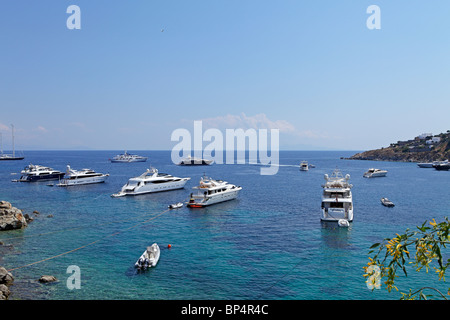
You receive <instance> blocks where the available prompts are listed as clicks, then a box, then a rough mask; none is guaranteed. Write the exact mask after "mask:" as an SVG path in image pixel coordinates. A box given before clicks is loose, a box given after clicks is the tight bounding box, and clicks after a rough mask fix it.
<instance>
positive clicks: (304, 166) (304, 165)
mask: <svg viewBox="0 0 450 320" xmlns="http://www.w3.org/2000/svg"><path fill="white" fill-rule="evenodd" d="M308 170H309V167H308V162H307V161H302V162H301V163H300V171H308Z"/></svg>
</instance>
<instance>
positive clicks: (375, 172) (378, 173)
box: [363, 168, 387, 178]
mask: <svg viewBox="0 0 450 320" xmlns="http://www.w3.org/2000/svg"><path fill="white" fill-rule="evenodd" d="M386 174H387V170H381V169H374V168H371V169H369V170H367V172H364V175H363V177H364V178H377V177H385V176H386Z"/></svg>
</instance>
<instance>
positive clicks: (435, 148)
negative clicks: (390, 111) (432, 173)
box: [343, 130, 450, 162]
mask: <svg viewBox="0 0 450 320" xmlns="http://www.w3.org/2000/svg"><path fill="white" fill-rule="evenodd" d="M432 139H435V140H432ZM433 141H435V142H433ZM343 159H346V160H372V161H397V162H433V161H444V160H446V159H450V130H448V131H447V133H441V134H439V135H436V136H434V137H433V136H424V137H421V136H419V137H415V138H414V139H411V140H407V141H397V142H396V143H391V145H390V146H389V147H386V148H381V149H376V150H369V151H365V152H360V153H357V154H354V155H353V156H351V157H349V158H343Z"/></svg>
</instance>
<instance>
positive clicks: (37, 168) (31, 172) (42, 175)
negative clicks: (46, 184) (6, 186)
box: [13, 163, 64, 182]
mask: <svg viewBox="0 0 450 320" xmlns="http://www.w3.org/2000/svg"><path fill="white" fill-rule="evenodd" d="M20 173H21V177H20V179H19V180H13V181H14V182H16V181H19V182H34V181H47V180H58V179H61V178H62V177H63V176H64V172H61V171H58V170H55V169H52V168H50V167H44V166H41V165H34V164H31V163H30V164H29V165H28V166H26V167H25V168H24V169H23V170H22V171H21V172H20Z"/></svg>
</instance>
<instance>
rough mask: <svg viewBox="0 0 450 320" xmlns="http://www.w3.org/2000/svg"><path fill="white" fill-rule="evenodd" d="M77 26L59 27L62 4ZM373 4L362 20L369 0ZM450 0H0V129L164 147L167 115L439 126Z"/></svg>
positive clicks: (293, 138)
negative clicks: (374, 9)
mask: <svg viewBox="0 0 450 320" xmlns="http://www.w3.org/2000/svg"><path fill="white" fill-rule="evenodd" d="M72 4H75V5H78V6H79V7H80V9H81V30H69V29H67V27H66V20H67V18H68V17H69V14H67V13H66V9H67V7H68V6H69V5H72ZM372 4H375V5H378V6H379V7H380V9H381V29H380V30H369V29H368V28H367V27H366V20H367V18H368V17H369V14H367V13H366V9H367V7H368V6H370V5H372ZM449 14H450V2H448V1H444V0H441V1H433V2H430V1H406V0H398V1H362V0H359V1H356V0H352V1H350V0H347V1H320V0H319V1H312V0H311V1H298V0H296V1H265V0H258V1H256V0H240V1H237V0H227V1H225V0H215V1H207V0H202V1H200V0H196V1H186V0H183V1H182V0H172V1H150V0H145V1H138V0H135V1H109V0H95V1H78V0H71V1H62V0H59V1H50V0H46V1H22V0H15V1H3V2H2V3H1V6H0V131H1V132H2V133H3V142H4V147H5V148H8V143H9V142H8V141H9V137H10V131H9V130H10V128H9V126H10V124H14V125H15V128H16V148H18V149H24V150H28V149H127V150H139V149H140V150H142V149H150V150H151V149H171V148H172V147H173V146H174V145H175V144H176V142H172V141H170V136H171V133H172V131H173V130H175V129H177V128H186V129H188V130H193V121H194V120H204V123H205V127H216V128H219V129H221V130H225V129H226V128H244V129H245V128H250V127H253V128H255V129H259V128H272V127H274V126H278V127H279V128H280V146H281V148H282V149H292V150H314V149H345V150H366V149H372V148H379V147H382V146H387V145H389V143H391V142H396V141H397V140H406V139H410V138H413V137H414V136H417V135H419V134H420V133H423V132H432V133H440V132H444V131H446V130H448V129H450V122H449V119H450V107H449V104H450V79H449V74H450V19H449Z"/></svg>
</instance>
